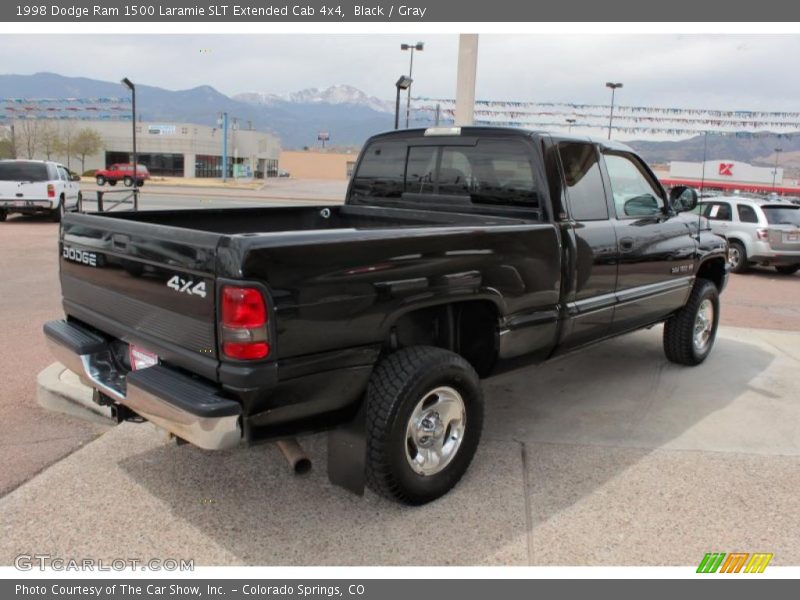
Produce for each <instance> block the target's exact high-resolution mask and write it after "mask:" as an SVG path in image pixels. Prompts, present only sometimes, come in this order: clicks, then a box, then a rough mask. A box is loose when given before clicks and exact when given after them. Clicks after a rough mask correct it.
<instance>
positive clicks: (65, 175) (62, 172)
mask: <svg viewBox="0 0 800 600" xmlns="http://www.w3.org/2000/svg"><path fill="white" fill-rule="evenodd" d="M58 175H59V177H60V178H61V181H69V173H67V170H66V169H65V168H64V167H58Z"/></svg>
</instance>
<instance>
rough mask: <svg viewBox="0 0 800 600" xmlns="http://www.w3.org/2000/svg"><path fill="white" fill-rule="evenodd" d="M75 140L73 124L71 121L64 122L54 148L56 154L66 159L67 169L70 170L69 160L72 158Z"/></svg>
mask: <svg viewBox="0 0 800 600" xmlns="http://www.w3.org/2000/svg"><path fill="white" fill-rule="evenodd" d="M74 140H75V123H74V122H73V121H64V124H63V125H62V127H61V135H60V136H59V139H58V144H57V146H56V149H55V152H56V154H60V155H61V156H65V157H66V159H67V169H69V168H70V164H69V163H70V158H71V157H72V151H73V144H74Z"/></svg>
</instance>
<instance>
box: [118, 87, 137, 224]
mask: <svg viewBox="0 0 800 600" xmlns="http://www.w3.org/2000/svg"><path fill="white" fill-rule="evenodd" d="M120 83H121V84H122V85H124V86H125V87H126V88H128V89H129V90H130V91H131V119H132V121H133V125H132V133H133V210H138V208H139V194H138V191H139V178H138V177H137V175H136V169H137V167H138V166H139V157H138V156H137V154H136V86H135V85H133V82H132V81H131V80H130V79H128V78H127V77H123V78H122V80H121V81H120Z"/></svg>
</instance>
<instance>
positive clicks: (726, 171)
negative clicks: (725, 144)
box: [719, 163, 733, 177]
mask: <svg viewBox="0 0 800 600" xmlns="http://www.w3.org/2000/svg"><path fill="white" fill-rule="evenodd" d="M719 174H720V175H727V176H728V177H732V176H733V163H719Z"/></svg>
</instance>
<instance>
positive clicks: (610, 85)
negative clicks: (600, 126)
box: [606, 81, 622, 139]
mask: <svg viewBox="0 0 800 600" xmlns="http://www.w3.org/2000/svg"><path fill="white" fill-rule="evenodd" d="M606 87H607V88H611V112H610V113H609V115H608V139H611V123H613V122H614V93H615V92H616V91H617V88H621V87H622V84H621V83H612V82H611V81H607V82H606Z"/></svg>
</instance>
